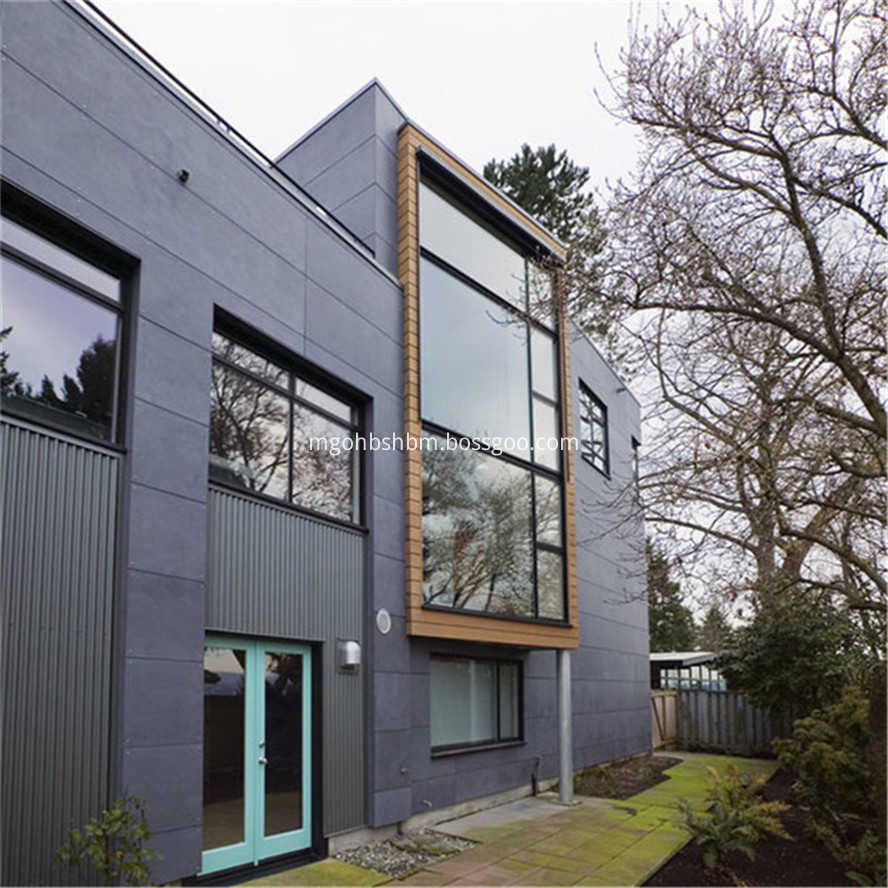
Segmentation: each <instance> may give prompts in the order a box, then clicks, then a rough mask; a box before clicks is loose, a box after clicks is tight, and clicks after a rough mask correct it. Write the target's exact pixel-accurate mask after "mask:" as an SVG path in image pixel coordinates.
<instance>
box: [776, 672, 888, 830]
mask: <svg viewBox="0 0 888 888" xmlns="http://www.w3.org/2000/svg"><path fill="white" fill-rule="evenodd" d="M868 727H869V704H868V703H867V700H866V698H865V697H864V695H863V692H862V691H861V690H860V688H857V687H852V688H847V689H846V690H845V692H844V693H843V694H842V696H841V698H840V700H839V702H838V703H835V704H833V705H832V706H828V707H827V708H826V709H823V710H818V711H817V712H814V713H813V714H812V715H810V716H808V718H802V719H799V720H798V721H797V722H796V723H795V726H794V728H793V733H792V737H790V738H789V739H788V740H775V741H774V751H775V752H776V753H777V758H778V759H779V760H780V764H781V765H783V767H785V768H786V769H787V770H788V771H790V772H791V773H792V774H794V775H795V778H796V779H795V782H794V783H793V791H794V792H795V794H796V798H797V799H798V800H799V802H800V803H801V804H802V805H803V806H804V807H805V808H807V809H808V811H809V812H810V815H811V819H812V820H813V821H814V822H815V823H817V824H818V825H821V826H828V827H831V828H841V827H842V825H843V823H844V822H846V821H848V819H849V818H856V816H857V815H859V814H866V815H871V814H874V813H875V812H874V808H873V799H872V792H871V775H870V767H869V763H868V761H867V744H868V742H869V733H868Z"/></svg>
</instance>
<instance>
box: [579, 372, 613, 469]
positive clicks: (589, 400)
mask: <svg viewBox="0 0 888 888" xmlns="http://www.w3.org/2000/svg"><path fill="white" fill-rule="evenodd" d="M595 408H597V409H598V410H599V411H600V413H601V418H600V419H599V418H598V417H596V416H595V415H594V413H593V410H594V409H595ZM596 428H597V429H600V430H601V449H600V451H599V452H596V449H595V441H596V440H597V439H596V437H595V434H594V430H595V429H596ZM580 449H581V454H582V457H583V459H584V460H586V462H587V463H589V465H590V466H592V468H593V469H595V470H596V471H598V472H600V473H601V474H602V475H604V476H605V478H610V437H609V434H608V422H607V405H606V404H605V403H604V401H602V400H601V398H599V397H598V396H597V395H596V394H595V393H594V392H593V391H592V389H590V388H589V386H588V385H586V383H585V382H583V381H582V380H580Z"/></svg>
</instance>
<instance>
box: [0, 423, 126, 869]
mask: <svg viewBox="0 0 888 888" xmlns="http://www.w3.org/2000/svg"><path fill="white" fill-rule="evenodd" d="M0 454H2V488H3V523H2V527H3V550H2V556H0V588H2V589H3V734H2V737H3V752H2V756H3V758H2V762H3V767H2V777H0V782H2V786H3V793H2V818H0V819H2V848H3V867H2V879H0V881H2V883H3V884H4V885H29V884H46V885H60V884H72V882H71V881H70V880H71V878H73V874H72V873H71V872H70V871H68V870H67V868H61V869H57V868H54V867H53V864H52V858H53V853H54V852H55V850H56V849H57V848H58V847H59V846H60V845H61V844H62V842H63V841H64V839H65V835H66V830H67V828H68V827H70V826H72V825H80V824H82V823H83V822H84V821H85V820H86V819H87V818H88V817H90V816H93V815H95V814H96V813H98V811H100V810H101V809H102V807H104V805H105V803H106V800H107V793H108V776H109V754H110V747H109V744H110V729H111V718H110V714H111V643H112V638H111V637H112V631H111V621H112V606H113V597H114V573H115V548H116V540H117V528H116V522H117V494H118V478H119V472H120V458H119V456H118V455H117V454H113V453H108V452H106V451H103V450H100V449H97V448H92V447H89V446H88V445H87V446H85V445H81V444H79V443H77V442H74V441H69V440H66V439H60V438H58V437H56V436H53V435H47V434H43V433H42V432H40V431H38V430H34V429H31V428H29V427H27V426H24V425H22V426H19V425H17V424H10V423H7V422H3V423H0Z"/></svg>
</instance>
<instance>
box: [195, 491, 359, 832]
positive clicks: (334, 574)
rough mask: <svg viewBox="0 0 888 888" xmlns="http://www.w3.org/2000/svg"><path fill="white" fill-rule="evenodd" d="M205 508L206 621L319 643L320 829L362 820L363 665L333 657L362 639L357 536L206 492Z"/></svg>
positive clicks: (217, 627)
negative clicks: (348, 642) (349, 665)
mask: <svg viewBox="0 0 888 888" xmlns="http://www.w3.org/2000/svg"><path fill="white" fill-rule="evenodd" d="M209 507H210V540H209V560H210V565H209V590H208V593H207V598H208V603H207V628H208V629H209V630H211V631H218V632H240V633H245V634H249V635H266V636H271V637H273V638H282V639H287V640H292V641H319V642H323V645H322V647H323V698H322V701H321V706H322V711H323V762H324V766H323V767H324V773H323V814H324V834H325V835H331V834H333V833H336V832H341V831H343V830H346V829H353V828H355V827H359V826H363V825H364V820H365V817H364V811H365V804H364V794H365V761H364V740H363V737H364V692H363V681H364V678H363V670H361V671H360V672H358V673H355V674H343V673H340V672H339V671H338V669H337V668H336V662H335V657H336V640H337V639H338V638H348V639H355V640H357V641H360V642H361V644H362V646H363V643H364V623H363V613H364V599H363V558H364V554H363V552H364V540H363V537H362V535H361V534H359V533H356V532H354V531H350V530H347V529H345V528H339V527H335V526H331V525H327V524H323V523H322V522H319V521H312V520H311V519H310V518H306V517H303V516H301V515H297V514H294V513H293V512H290V511H288V510H286V509H280V508H276V507H275V506H272V505H266V504H265V503H259V502H256V501H254V500H250V499H248V498H245V497H242V496H237V495H236V494H230V493H227V492H223V491H220V490H215V489H213V490H210V498H209Z"/></svg>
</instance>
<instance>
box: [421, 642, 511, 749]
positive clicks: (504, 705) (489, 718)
mask: <svg viewBox="0 0 888 888" xmlns="http://www.w3.org/2000/svg"><path fill="white" fill-rule="evenodd" d="M430 671H431V675H430V680H431V694H430V696H431V723H432V725H431V727H432V751H434V752H443V751H450V750H456V749H460V748H465V747H471V746H489V745H491V744H495V743H508V742H514V741H518V740H520V739H521V664H520V663H518V662H515V661H511V660H470V659H466V658H461V657H432V659H431V663H430Z"/></svg>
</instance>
